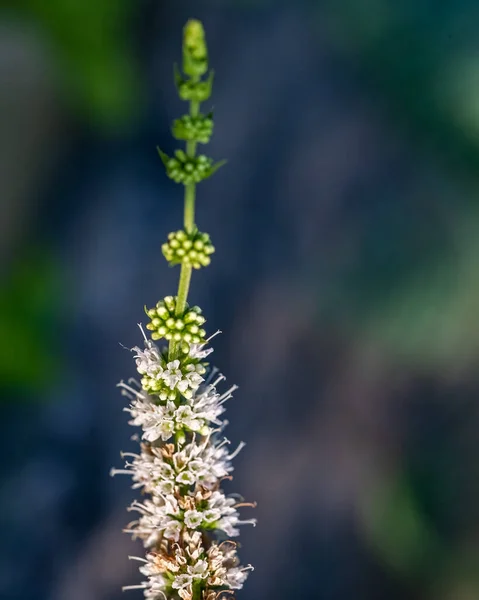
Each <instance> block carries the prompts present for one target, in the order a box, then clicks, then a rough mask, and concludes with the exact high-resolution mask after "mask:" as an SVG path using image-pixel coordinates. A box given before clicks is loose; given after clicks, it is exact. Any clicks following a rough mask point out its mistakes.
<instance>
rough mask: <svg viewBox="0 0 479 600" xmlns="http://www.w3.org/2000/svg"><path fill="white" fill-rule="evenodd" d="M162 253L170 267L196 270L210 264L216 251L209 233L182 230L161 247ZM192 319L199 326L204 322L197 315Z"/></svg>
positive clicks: (193, 315) (174, 233)
mask: <svg viewBox="0 0 479 600" xmlns="http://www.w3.org/2000/svg"><path fill="white" fill-rule="evenodd" d="M161 251H162V252H163V256H164V257H165V258H166V260H167V261H168V263H169V264H170V266H173V265H178V264H183V263H185V264H187V265H191V266H192V267H193V268H194V269H200V268H201V267H206V266H208V265H209V264H210V262H211V259H210V255H211V254H213V252H214V251H215V249H214V246H213V245H212V243H211V241H210V236H209V235H208V234H207V233H201V232H200V231H198V230H197V229H196V230H195V231H193V232H191V233H188V232H187V231H185V230H184V229H180V230H179V231H175V232H172V233H170V234H169V235H168V241H167V242H165V243H164V244H163V245H162V246H161ZM191 318H192V319H193V320H196V322H197V324H199V325H202V324H203V322H204V321H203V322H201V323H198V321H197V319H199V318H200V317H199V315H196V313H192V317H191ZM202 318H203V317H201V319H202Z"/></svg>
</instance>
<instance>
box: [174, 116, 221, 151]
mask: <svg viewBox="0 0 479 600" xmlns="http://www.w3.org/2000/svg"><path fill="white" fill-rule="evenodd" d="M171 130H172V133H173V137H175V138H176V139H177V140H185V141H186V142H198V143H199V144H207V143H208V142H209V141H210V138H211V135H212V133H213V115H212V114H211V113H210V114H209V115H206V116H205V115H197V116H195V117H192V116H191V115H184V116H183V117H181V118H180V119H175V121H174V122H173V127H172V129H171Z"/></svg>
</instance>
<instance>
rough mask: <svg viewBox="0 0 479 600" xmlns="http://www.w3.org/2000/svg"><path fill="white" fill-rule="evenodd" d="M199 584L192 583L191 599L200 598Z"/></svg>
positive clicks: (197, 599) (196, 599) (198, 599)
mask: <svg viewBox="0 0 479 600" xmlns="http://www.w3.org/2000/svg"><path fill="white" fill-rule="evenodd" d="M201 591H202V590H201V585H198V584H193V596H192V600H201Z"/></svg>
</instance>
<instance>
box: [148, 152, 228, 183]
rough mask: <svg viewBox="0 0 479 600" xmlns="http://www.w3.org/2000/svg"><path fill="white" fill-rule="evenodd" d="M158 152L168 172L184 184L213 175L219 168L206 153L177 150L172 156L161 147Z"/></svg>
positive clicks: (197, 181)
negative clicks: (189, 154) (195, 154)
mask: <svg viewBox="0 0 479 600" xmlns="http://www.w3.org/2000/svg"><path fill="white" fill-rule="evenodd" d="M158 152H159V154H160V156H161V160H162V161H163V164H164V165H165V168H166V174H167V175H168V177H169V178H170V179H173V181H174V182H175V183H183V184H184V185H188V184H190V183H199V182H200V181H203V179H208V177H211V175H212V174H213V173H214V171H215V170H216V169H217V168H218V167H217V166H216V165H213V160H212V159H211V158H208V157H207V156H205V155H204V154H200V155H199V156H188V155H187V154H186V152H184V151H183V150H175V156H174V157H171V158H170V157H169V156H168V155H167V154H165V153H164V152H162V151H161V150H159V149H158ZM217 164H218V163H217ZM220 166H221V165H220ZM215 167H216V168H215Z"/></svg>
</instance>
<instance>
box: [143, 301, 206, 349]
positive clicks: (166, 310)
mask: <svg viewBox="0 0 479 600" xmlns="http://www.w3.org/2000/svg"><path fill="white" fill-rule="evenodd" d="M146 314H147V315H148V316H149V317H150V319H151V321H150V323H148V324H147V326H146V328H147V329H149V330H150V331H152V332H153V333H152V334H151V338H152V339H153V340H161V339H162V338H165V339H166V340H168V341H170V340H172V341H174V342H186V343H187V344H200V343H201V342H204V341H205V336H206V331H205V330H204V329H202V327H201V326H202V325H203V324H204V323H205V322H206V319H205V318H204V317H203V315H202V314H201V308H200V307H199V306H193V307H191V308H190V307H189V305H188V303H186V307H185V310H184V311H183V312H182V313H181V314H180V315H177V314H176V298H174V297H173V296H166V298H164V299H163V300H160V301H159V302H158V303H157V305H156V307H155V308H149V309H148V310H147V311H146Z"/></svg>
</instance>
